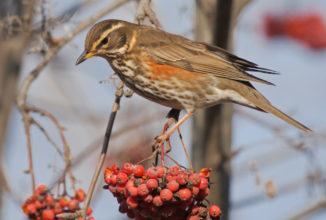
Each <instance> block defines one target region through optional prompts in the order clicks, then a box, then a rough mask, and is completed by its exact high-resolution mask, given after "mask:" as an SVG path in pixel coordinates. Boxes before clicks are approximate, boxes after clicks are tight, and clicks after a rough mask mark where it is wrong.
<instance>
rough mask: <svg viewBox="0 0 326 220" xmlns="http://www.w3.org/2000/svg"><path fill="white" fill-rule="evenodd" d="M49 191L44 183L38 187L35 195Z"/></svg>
mask: <svg viewBox="0 0 326 220" xmlns="http://www.w3.org/2000/svg"><path fill="white" fill-rule="evenodd" d="M48 191H49V189H48V187H47V186H46V185H44V184H41V185H39V186H38V187H37V188H36V191H35V193H34V194H35V195H45V194H46V193H47V192H48Z"/></svg>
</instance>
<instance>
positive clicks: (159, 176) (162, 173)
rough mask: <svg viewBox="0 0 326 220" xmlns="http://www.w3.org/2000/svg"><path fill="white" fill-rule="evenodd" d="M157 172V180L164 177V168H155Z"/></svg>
mask: <svg viewBox="0 0 326 220" xmlns="http://www.w3.org/2000/svg"><path fill="white" fill-rule="evenodd" d="M157 171H158V175H157V177H158V178H162V177H163V176H164V173H165V172H164V168H163V167H157Z"/></svg>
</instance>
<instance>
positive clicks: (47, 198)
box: [45, 194, 54, 206]
mask: <svg viewBox="0 0 326 220" xmlns="http://www.w3.org/2000/svg"><path fill="white" fill-rule="evenodd" d="M45 202H46V205H47V206H52V205H53V203H54V199H53V196H52V195H51V194H48V195H46V196H45Z"/></svg>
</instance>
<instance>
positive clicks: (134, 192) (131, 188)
mask: <svg viewBox="0 0 326 220" xmlns="http://www.w3.org/2000/svg"><path fill="white" fill-rule="evenodd" d="M126 189H127V192H128V194H129V196H134V197H136V196H137V195H138V188H137V187H136V186H128V187H126Z"/></svg>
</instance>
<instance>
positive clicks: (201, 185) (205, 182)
mask: <svg viewBox="0 0 326 220" xmlns="http://www.w3.org/2000/svg"><path fill="white" fill-rule="evenodd" d="M207 187H208V180H207V179H206V178H205V177H201V178H200V183H199V189H202V190H203V189H206V188H207Z"/></svg>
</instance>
